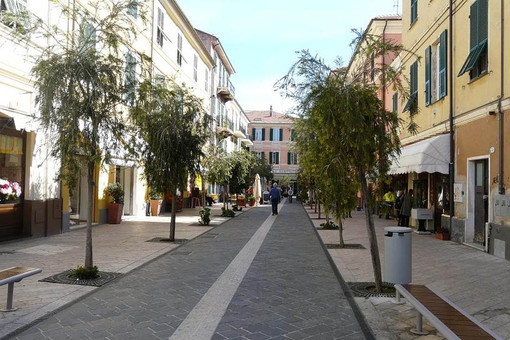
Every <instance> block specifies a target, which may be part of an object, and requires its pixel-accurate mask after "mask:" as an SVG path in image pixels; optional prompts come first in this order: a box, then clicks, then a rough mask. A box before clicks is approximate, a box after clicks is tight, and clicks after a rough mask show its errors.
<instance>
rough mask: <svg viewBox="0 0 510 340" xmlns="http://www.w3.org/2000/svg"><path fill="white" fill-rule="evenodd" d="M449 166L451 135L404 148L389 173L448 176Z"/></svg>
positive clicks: (440, 136) (428, 139)
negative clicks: (425, 173) (435, 173)
mask: <svg viewBox="0 0 510 340" xmlns="http://www.w3.org/2000/svg"><path fill="white" fill-rule="evenodd" d="M449 164H450V135H449V134H444V135H439V136H434V137H430V138H427V139H425V140H422V141H420V142H416V143H414V144H411V145H407V146H405V147H403V148H402V149H401V154H400V157H399V158H398V159H397V160H394V161H393V164H392V165H391V168H390V171H389V173H390V174H391V175H396V174H407V173H410V172H416V173H421V172H428V173H434V172H439V173H442V174H445V175H446V174H448V167H449Z"/></svg>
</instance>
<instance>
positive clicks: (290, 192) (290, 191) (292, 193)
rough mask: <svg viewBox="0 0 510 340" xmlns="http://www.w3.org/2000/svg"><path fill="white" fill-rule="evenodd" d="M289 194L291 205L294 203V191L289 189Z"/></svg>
mask: <svg viewBox="0 0 510 340" xmlns="http://www.w3.org/2000/svg"><path fill="white" fill-rule="evenodd" d="M287 194H289V203H292V195H294V191H292V188H289V190H287Z"/></svg>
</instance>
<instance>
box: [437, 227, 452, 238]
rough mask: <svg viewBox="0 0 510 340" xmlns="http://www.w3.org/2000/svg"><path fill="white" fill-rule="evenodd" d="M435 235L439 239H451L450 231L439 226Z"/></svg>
mask: <svg viewBox="0 0 510 340" xmlns="http://www.w3.org/2000/svg"><path fill="white" fill-rule="evenodd" d="M435 235H436V238H437V239H438V240H443V241H449V240H450V231H449V230H448V229H446V228H439V229H438V230H437V231H436V233H435Z"/></svg>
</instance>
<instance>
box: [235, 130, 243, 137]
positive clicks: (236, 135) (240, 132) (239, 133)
mask: <svg viewBox="0 0 510 340" xmlns="http://www.w3.org/2000/svg"><path fill="white" fill-rule="evenodd" d="M234 136H235V137H237V138H242V139H244V138H246V135H245V134H244V133H243V132H242V131H241V130H236V131H234Z"/></svg>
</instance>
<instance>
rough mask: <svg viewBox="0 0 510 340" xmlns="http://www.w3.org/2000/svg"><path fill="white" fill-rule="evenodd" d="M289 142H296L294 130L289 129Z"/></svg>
mask: <svg viewBox="0 0 510 340" xmlns="http://www.w3.org/2000/svg"><path fill="white" fill-rule="evenodd" d="M290 140H291V141H294V140H296V130H294V129H290Z"/></svg>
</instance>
